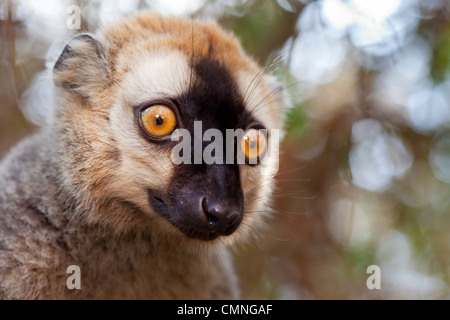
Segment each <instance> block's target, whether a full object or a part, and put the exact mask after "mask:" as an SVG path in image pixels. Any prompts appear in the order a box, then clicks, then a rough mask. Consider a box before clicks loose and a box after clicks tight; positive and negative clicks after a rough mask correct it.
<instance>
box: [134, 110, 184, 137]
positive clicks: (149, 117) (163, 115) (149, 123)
mask: <svg viewBox="0 0 450 320" xmlns="http://www.w3.org/2000/svg"><path fill="white" fill-rule="evenodd" d="M141 124H142V126H143V127H144V129H145V131H147V133H148V134H149V135H152V136H154V137H164V136H167V135H169V134H171V133H172V131H173V130H175V128H176V126H177V118H176V116H175V113H174V112H173V110H172V109H171V108H169V107H167V106H164V105H154V106H151V107H149V108H147V109H145V110H143V111H142V112H141Z"/></svg>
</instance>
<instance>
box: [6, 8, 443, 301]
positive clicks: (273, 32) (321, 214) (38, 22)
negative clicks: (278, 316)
mask: <svg viewBox="0 0 450 320" xmlns="http://www.w3.org/2000/svg"><path fill="white" fill-rule="evenodd" d="M32 3H37V2H31V1H26V0H16V1H7V2H4V3H2V4H0V23H1V28H2V29H1V31H2V32H1V38H0V41H1V54H2V64H1V65H0V87H1V97H0V99H1V101H2V107H1V108H0V152H1V153H4V152H6V150H7V149H8V148H9V147H10V146H11V145H12V144H14V143H15V142H16V141H18V140H19V139H20V138H21V137H23V136H24V135H26V134H28V133H29V132H30V131H31V130H32V128H31V126H29V125H26V122H25V120H24V118H23V116H22V115H21V114H20V112H19V108H18V107H19V104H20V103H19V98H20V95H21V94H22V93H23V92H24V89H25V88H26V87H28V86H29V85H30V83H31V80H32V78H33V76H34V75H35V74H36V72H37V71H38V70H39V69H42V68H43V67H44V61H45V57H46V56H48V55H49V54H46V50H47V49H48V48H51V45H52V43H54V42H55V41H56V40H60V41H65V40H67V39H68V38H69V37H70V36H71V35H72V34H73V32H69V31H68V30H67V29H65V26H64V25H62V24H64V18H65V16H64V15H65V9H66V7H67V6H68V5H69V3H73V2H71V1H66V2H65V3H64V1H58V2H54V1H51V0H46V1H40V2H39V4H40V5H39V6H37V5H35V4H34V5H32ZM61 3H62V5H61ZM75 3H76V4H78V5H79V6H81V9H82V13H83V21H82V30H88V31H93V30H94V29H95V28H96V27H97V26H98V25H101V24H102V23H107V22H108V21H109V20H111V19H114V18H117V17H118V16H121V15H124V14H126V13H127V12H130V11H132V10H134V9H136V8H148V7H150V8H154V9H156V10H158V11H161V12H175V13H177V14H183V13H184V14H186V13H187V14H190V15H193V16H200V17H207V18H216V19H218V20H219V22H220V23H221V24H222V25H223V26H225V27H226V28H227V29H229V30H232V31H233V32H235V33H236V35H237V36H238V37H239V38H240V39H241V41H242V43H243V46H244V47H245V48H246V50H247V51H248V52H249V53H250V55H252V56H254V57H255V58H256V59H257V61H259V62H260V64H261V65H263V66H270V65H271V63H272V62H273V61H274V59H275V60H276V57H278V56H279V55H280V54H281V56H282V59H279V60H280V62H278V63H275V65H274V66H273V68H269V69H268V70H267V73H272V74H274V75H276V76H277V77H278V78H279V80H280V81H281V82H282V83H283V84H284V85H285V87H286V88H287V90H288V92H289V94H290V96H291V98H292V102H293V107H292V108H290V109H289V110H286V112H287V117H286V119H287V120H286V125H285V129H286V131H287V137H286V139H285V141H284V144H283V150H282V151H283V154H282V158H281V163H280V170H279V173H278V175H277V180H278V188H277V191H276V193H275V195H274V207H275V214H274V218H273V220H272V221H271V222H270V228H269V229H268V230H266V231H264V232H261V233H260V234H259V238H258V239H259V240H258V241H257V242H256V243H252V244H250V245H248V246H246V247H245V248H238V249H237V250H236V264H237V268H238V272H239V275H240V278H241V284H242V288H243V294H244V297H245V298H256V299H261V298H268V299H388V298H401V299H424V298H447V299H448V298H450V290H449V288H450V287H449V285H450V233H449V232H448V229H449V227H450V147H449V146H450V4H449V2H448V1H446V0H432V1H419V0H349V1H344V0H321V1H306V0H304V1H299V0H278V1H275V0H272V1H266V0H247V1H246V0H232V1H230V0H213V1H202V0H197V1H158V0H154V1H126V2H124V1H119V0H115V1H102V0H96V1H75ZM125 3H126V4H125ZM7 4H9V5H7ZM12 4H13V5H12ZM45 4H46V5H45ZM56 4H58V6H59V7H60V8H59V9H57V6H56ZM30 7H32V8H31V9H30ZM41 7H43V8H44V9H42V8H41ZM45 8H47V9H45ZM49 8H52V9H51V10H50V9H49ZM53 8H54V9H53ZM8 9H9V10H8ZM14 10H15V11H16V13H17V14H16V15H15V18H13V17H12V15H11V12H12V11H14ZM46 10H47V11H46ZM49 10H50V11H51V12H54V15H49V14H50V12H49ZM8 12H9V13H10V14H8ZM61 16H62V19H59V18H61ZM58 17H59V18H58ZM53 18H54V19H53ZM52 19H53V20H52ZM58 19H59V20H58ZM51 23H54V25H52V24H51ZM61 25H62V27H61ZM58 30H59V31H58ZM57 32H59V33H57ZM22 107H23V105H22ZM372 264H375V265H379V266H380V267H381V270H382V289H381V290H368V289H367V287H366V280H367V277H368V276H369V275H368V274H366V269H367V267H368V266H369V265H372Z"/></svg>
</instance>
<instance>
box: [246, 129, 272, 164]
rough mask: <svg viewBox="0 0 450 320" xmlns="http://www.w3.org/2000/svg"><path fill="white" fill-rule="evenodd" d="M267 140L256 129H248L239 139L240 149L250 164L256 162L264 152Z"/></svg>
mask: <svg viewBox="0 0 450 320" xmlns="http://www.w3.org/2000/svg"><path fill="white" fill-rule="evenodd" d="M266 146H267V140H266V136H265V135H264V133H263V132H262V131H260V130H258V129H249V130H247V131H246V132H245V135H244V137H243V138H242V141H241V151H242V152H243V153H244V155H245V158H246V159H247V161H248V162H249V163H250V164H256V163H258V161H259V160H261V158H262V157H263V156H264V154H265V152H266Z"/></svg>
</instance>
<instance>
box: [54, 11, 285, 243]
mask: <svg viewBox="0 0 450 320" xmlns="http://www.w3.org/2000/svg"><path fill="white" fill-rule="evenodd" d="M55 83H56V85H57V87H58V92H60V93H61V95H62V96H63V97H64V98H65V99H66V100H70V101H72V102H73V101H77V105H78V107H77V111H76V114H75V115H74V112H73V111H74V110H73V109H72V110H71V111H68V110H67V109H64V110H63V111H61V112H58V113H57V120H58V119H59V121H56V122H57V123H65V125H63V126H62V128H63V129H62V130H63V132H62V133H61V134H63V135H65V136H67V135H72V136H73V140H74V141H76V144H77V145H78V144H80V145H81V146H80V147H77V148H74V147H73V145H72V146H70V149H71V150H72V149H74V150H73V159H74V160H73V162H71V163H68V167H70V168H67V170H68V171H69V174H68V176H67V179H68V180H69V181H70V183H73V184H76V185H79V190H80V192H89V194H90V196H91V197H93V198H94V199H97V202H98V203H101V204H102V205H104V206H108V205H110V206H112V205H111V203H113V202H114V201H118V202H120V203H121V204H122V205H123V204H126V205H127V206H129V207H132V208H133V212H134V214H133V215H132V216H131V214H129V213H128V214H127V213H125V212H121V213H120V214H119V213H116V212H114V211H111V212H110V213H109V214H108V213H107V212H103V211H104V210H100V211H102V213H101V214H100V213H91V215H92V216H91V217H90V220H91V221H95V222H97V223H98V222H100V223H105V224H107V225H109V226H112V227H113V228H117V229H130V228H133V227H139V228H145V227H147V226H148V227H151V225H152V224H160V225H162V226H164V227H165V229H166V230H167V232H169V233H170V232H172V233H174V232H175V233H178V234H182V235H184V236H186V237H188V238H194V239H200V240H205V241H206V240H214V239H216V238H228V239H229V238H231V237H227V236H230V235H232V234H233V235H235V234H244V235H245V234H248V233H249V232H250V231H251V230H252V229H253V228H254V226H255V225H256V224H258V223H259V222H260V221H261V220H262V216H263V215H264V212H266V211H267V205H268V200H269V199H270V192H271V191H272V188H273V186H272V185H273V183H272V179H273V178H272V176H271V173H273V168H274V166H276V165H277V163H276V161H277V160H278V159H276V157H277V154H276V153H275V152H271V153H269V152H267V150H268V148H269V147H270V146H269V140H270V139H269V136H268V135H269V134H270V130H271V129H280V127H281V119H282V116H281V113H282V109H283V106H282V104H283V102H284V101H283V99H282V98H281V94H280V93H279V92H278V91H277V90H278V89H277V88H275V87H274V86H273V85H272V82H271V81H270V79H268V78H267V77H266V76H265V75H264V73H263V72H262V71H261V70H260V69H259V68H258V67H257V66H256V64H255V63H253V62H252V61H251V60H250V59H249V58H248V57H247V56H246V55H245V54H244V53H243V51H242V49H241V47H240V46H239V44H238V43H237V41H236V40H235V39H234V38H233V37H232V36H230V35H229V34H227V33H225V32H224V31H222V30H221V29H220V28H219V27H218V26H217V25H216V24H213V23H204V22H198V21H192V20H187V19H186V20H185V19H179V18H162V17H160V16H157V15H153V14H139V15H135V16H132V17H130V18H127V19H125V20H123V21H120V22H118V23H117V24H115V25H112V26H110V27H108V28H106V29H104V30H103V31H102V33H100V34H98V35H97V36H95V37H94V36H89V35H82V36H78V37H77V38H75V39H74V40H72V41H71V42H70V43H69V44H68V46H67V47H66V49H65V50H64V52H63V54H62V55H61V57H60V59H59V60H58V62H57V64H56V65H55ZM69 124H70V127H71V128H72V127H76V130H75V132H70V133H68V132H67V126H69ZM199 128H200V129H199ZM64 129H65V130H64ZM211 129H214V130H216V131H215V132H216V133H220V134H221V137H222V138H220V139H219V138H217V137H216V136H214V138H211V137H209V139H205V137H206V136H207V134H206V133H207V132H208V131H209V130H211ZM263 129H267V130H268V131H267V130H263ZM229 130H234V131H235V132H241V134H240V135H237V136H236V137H234V138H232V140H229V139H228V140H227V139H226V137H227V131H229ZM239 130H240V131H239ZM180 132H184V133H187V134H188V135H189V140H186V141H184V139H187V138H186V137H185V136H183V138H182V139H175V137H174V136H175V135H178V134H179V133H180ZM268 132H269V133H268ZM205 140H209V141H212V142H215V143H216V144H215V145H216V146H221V147H222V148H218V149H215V150H214V151H213V152H212V153H211V152H210V154H212V155H213V156H214V157H215V158H214V159H216V161H213V162H212V163H211V162H208V161H205V159H203V158H202V155H203V154H204V152H206V151H207V148H208V146H209V148H211V147H210V143H209V142H208V141H205ZM213 140H214V141H213ZM216 140H217V141H216ZM220 140H222V141H220ZM230 141H231V142H230ZM180 142H184V143H185V144H184V145H185V146H190V148H187V149H186V148H185V149H183V150H182V151H181V154H180V153H178V155H179V156H182V158H183V159H184V160H185V161H184V162H181V163H179V162H177V161H175V160H174V148H176V147H177V146H179V145H180ZM230 146H232V148H233V152H234V153H233V155H232V156H231V157H229V154H228V153H229V152H230ZM219 149H220V150H223V153H221V152H220V151H219ZM239 150H240V151H241V153H242V154H243V155H244V157H245V158H246V160H247V161H246V162H245V161H244V162H239V160H238V154H239ZM209 151H211V150H209ZM79 152H82V153H83V155H84V157H86V159H83V161H82V162H83V164H81V163H78V162H77V160H79V158H80V156H79V155H77V154H78V153H79ZM187 152H189V153H190V154H185V153H187ZM196 152H197V154H196ZM199 154H200V157H199ZM227 156H228V158H227ZM263 157H265V161H262V158H263ZM227 159H228V161H227ZM229 160H233V161H229ZM250 160H256V161H253V162H251V161H250ZM249 162H251V163H249ZM82 165H84V166H85V168H84V169H83V170H78V171H76V170H74V169H75V168H77V167H81V166H82ZM119 215H120V217H119ZM174 227H175V228H174ZM246 229H247V230H246Z"/></svg>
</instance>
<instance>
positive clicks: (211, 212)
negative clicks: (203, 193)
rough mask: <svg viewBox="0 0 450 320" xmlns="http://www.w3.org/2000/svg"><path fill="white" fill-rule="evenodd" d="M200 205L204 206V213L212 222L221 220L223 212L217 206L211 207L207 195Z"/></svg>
mask: <svg viewBox="0 0 450 320" xmlns="http://www.w3.org/2000/svg"><path fill="white" fill-rule="evenodd" d="M200 206H201V208H202V211H203V214H204V215H205V216H206V219H207V220H208V222H209V223H210V224H215V223H216V222H218V221H219V216H220V215H221V212H220V211H219V210H218V209H217V208H216V207H213V208H209V207H208V199H207V198H206V197H202V199H201V200H200Z"/></svg>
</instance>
